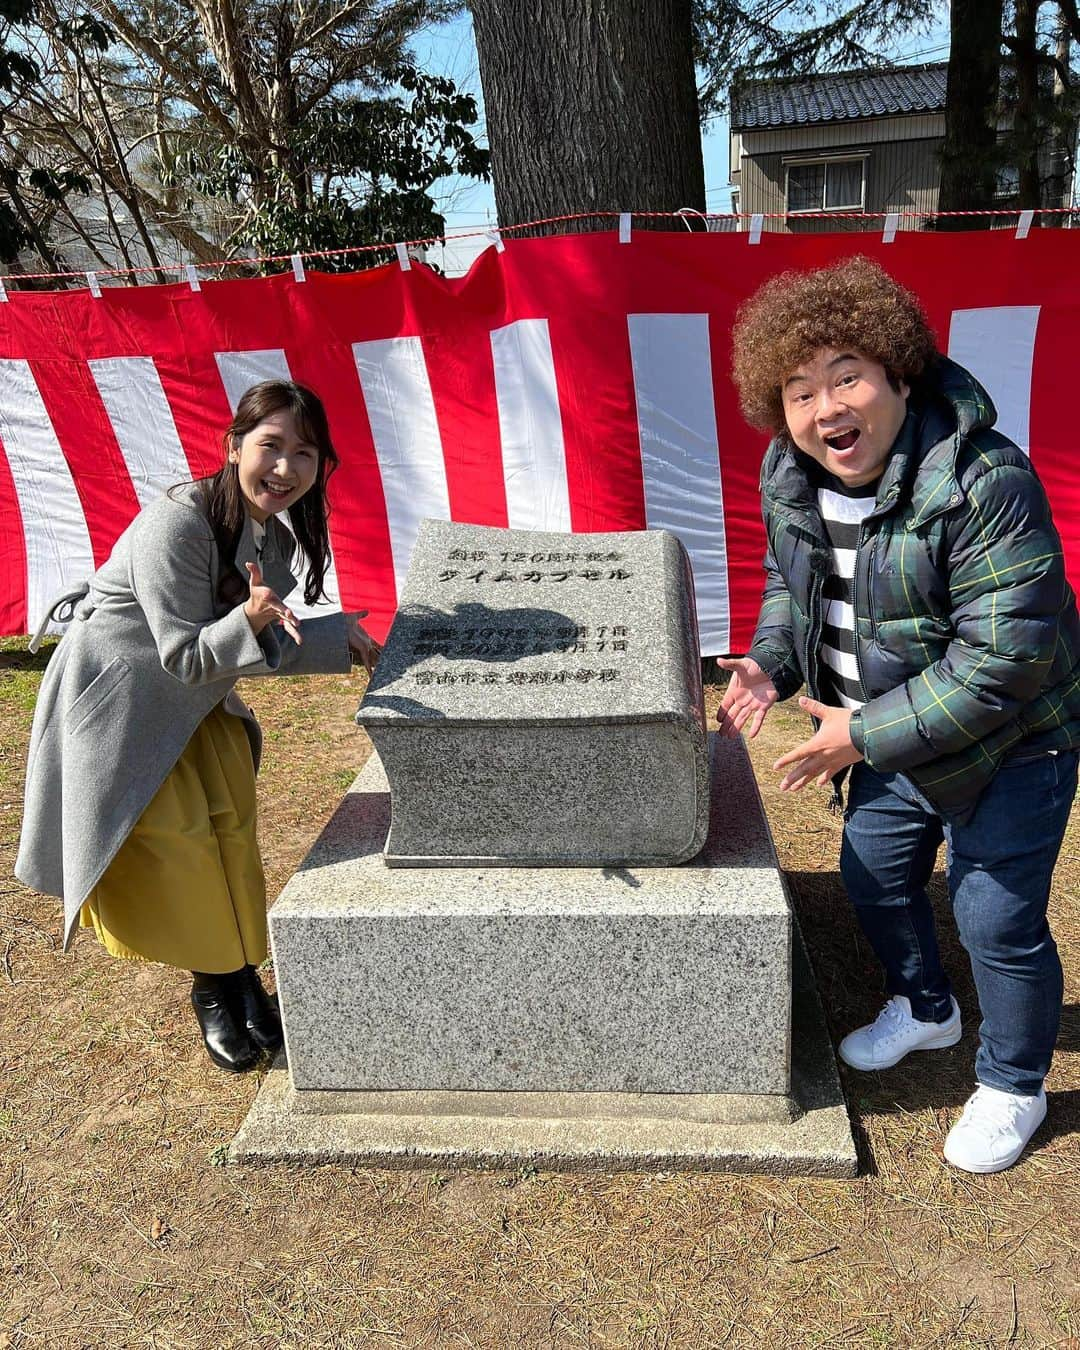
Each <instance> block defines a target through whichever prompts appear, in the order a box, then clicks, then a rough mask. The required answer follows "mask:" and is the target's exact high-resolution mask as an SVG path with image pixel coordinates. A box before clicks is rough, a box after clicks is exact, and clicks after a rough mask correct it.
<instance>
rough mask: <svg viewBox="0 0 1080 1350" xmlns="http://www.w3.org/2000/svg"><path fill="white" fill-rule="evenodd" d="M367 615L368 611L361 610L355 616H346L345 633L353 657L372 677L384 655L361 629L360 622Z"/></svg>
mask: <svg viewBox="0 0 1080 1350" xmlns="http://www.w3.org/2000/svg"><path fill="white" fill-rule="evenodd" d="M367 613H368V612H367V610H366V609H359V610H357V611H356V612H355V613H353V614H346V615H345V633H346V636H347V637H348V639H349V647H350V649H351V651H352V653H353V657H354V658H355V659H356V660H357V661H359V662H360V664H361V665H362V666H363V667H364V669H365V670H366V671H367V673H368V674H369V675H370V674H371V672H372V671H373V670H374V669H375V662H376V661H378V659H379V657H380V656H381V655H382V648H381V647H380V646H379V644H378V643H377V642H376V641H375V639H374V638H373V637H372V636H371V635H370V634H369V633H365V632H364V630H363V629H362V628H361V627H360V620H361V619H366V618H367Z"/></svg>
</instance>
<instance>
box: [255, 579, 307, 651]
mask: <svg viewBox="0 0 1080 1350" xmlns="http://www.w3.org/2000/svg"><path fill="white" fill-rule="evenodd" d="M244 566H245V567H246V568H247V570H248V576H249V578H250V586H251V594H250V595H249V596H248V598H247V599H246V600H245V601H244V613H245V614H246V615H247V617H248V623H249V624H251V631H252V632H253V633H254V634H255V636H256V637H258V635H259V634H260V633H261V632H262V630H263V629H264V628H267V627H269V625H270V624H272V623H273V622H274V621H275V620H277V619H280V620H281V626H282V628H284V629H285V631H286V633H288V635H289V636H290V637H291V638H292V640H293V641H294V642H295V643H296V644H297V646H299V645H300V643H302V642H303V640H304V639H303V638H302V637H301V636H300V620H299V619H298V618H297V617H296V615H295V614H294V613H293V612H292V610H291V609H290V608H289V606H288V605H287V604H286V603H285V601H284V600H282V598H281V596H279V595H278V594H277V593H276V592H275V591H272V590H271V589H270V587H269V586H264V585H263V578H262V568H261V567H260V566H259V564H258V563H245V564H244Z"/></svg>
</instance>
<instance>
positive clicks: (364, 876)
mask: <svg viewBox="0 0 1080 1350" xmlns="http://www.w3.org/2000/svg"><path fill="white" fill-rule="evenodd" d="M711 742H712V744H711V754H712V757H713V767H712V774H711V777H712V782H713V794H712V810H711V814H710V824H709V832H708V838H707V841H706V845H705V847H704V849H703V850H702V852H701V853H700V854H699V855H698V857H696V858H695V859H694V860H693V861H691V862H687V863H683V864H682V865H680V866H677V867H629V868H609V867H605V868H598V867H578V868H572V867H494V868H491V867H489V868H469V867H454V868H441V867H440V868H420V869H413V868H392V867H387V866H386V863H385V861H384V859H383V854H382V848H383V844H384V842H385V840H386V835H387V829H388V827H389V823H390V810H391V803H390V796H389V793H388V792H387V790H386V780H385V777H383V776H381V774H380V767H381V766H380V765H379V763H378V761H377V760H375V758H374V756H373V757H372V759H371V760H370V761H369V763H368V764H367V765H366V766H365V768H364V770H363V772H362V773H361V775H360V777H359V778H358V780H357V782H356V783H355V784H354V786H353V788H352V789H350V791H349V792H348V793H347V794H346V795H345V798H344V800H343V801H342V803H341V805H340V806H339V808H338V810H337V811H336V812H335V813H334V816H333V817H332V819H331V820H330V821H329V823H328V824H327V826H326V828H325V829H324V830H323V832H322V834H321V836H320V838H319V839H318V841H317V842H316V843H315V845H314V846H313V848H312V850H311V852H310V853H309V854H308V856H307V857H306V858H305V859H304V861H303V863H302V864H301V866H300V868H299V869H298V870H297V872H296V873H295V874H294V875H293V876H292V877H291V878H290V880H289V882H288V883H287V884H286V886H285V888H284V890H283V891H282V893H281V895H280V897H279V898H278V900H277V902H276V903H275V904H274V906H273V908H272V909H271V911H270V939H271V944H272V947H273V952H274V963H275V967H276V970H277V983H278V992H279V994H280V996H281V1008H282V1015H283V1019H284V1025H285V1044H286V1047H287V1050H288V1056H289V1065H290V1069H291V1072H292V1081H293V1085H294V1087H296V1088H297V1089H298V1090H300V1091H314V1090H322V1091H327V1090H329V1091H350V1090H351V1091H364V1092H380V1091H394V1090H402V1089H405V1090H409V1091H418V1092H427V1091H430V1090H438V1091H441V1092H541V1093H548V1092H559V1093H577V1092H610V1093H693V1094H702V1093H704V1094H713V1093H716V1092H720V1091H723V1092H734V1093H744V1094H745V1093H751V1094H769V1093H771V1094H778V1095H779V1094H784V1093H786V1092H787V1091H788V1088H789V1082H790V1079H789V1050H788V1043H789V1031H790V988H791V974H790V972H791V958H790V948H791V927H792V920H791V910H790V906H789V904H788V900H787V895H786V892H785V890H784V886H783V879H782V877H781V874H780V871H779V868H778V866H777V861H776V854H775V851H774V849H773V845H772V840H771V837H770V835H769V828H768V824H767V821H766V818H765V813H764V810H763V808H762V805H761V800H760V797H759V795H758V790H757V784H756V782H755V780H754V775H753V770H752V768H751V765H750V762H749V759H748V757H747V754H746V750H745V749H744V747H743V745H742V744H741V743H740V742H738V741H731V740H724V739H722V738H721V737H719V736H713V737H712V738H711ZM395 809H396V807H395ZM582 828H585V823H584V822H583V825H582Z"/></svg>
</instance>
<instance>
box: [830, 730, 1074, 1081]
mask: <svg viewBox="0 0 1080 1350" xmlns="http://www.w3.org/2000/svg"><path fill="white" fill-rule="evenodd" d="M1077 759H1078V753H1077V751H1075V750H1067V751H1060V752H1059V753H1057V754H1049V755H1041V756H1039V757H1037V758H1032V759H1017V760H1013V761H1007V762H1006V763H1005V764H1004V765H1003V766H1002V767H1001V768H1000V769H999V770H998V772H997V773H996V774H995V776H994V778H993V779H992V781H991V782H990V784H989V786H988V787H987V788H986V790H985V791H984V792H983V795H982V796H981V797H980V798H979V803H978V806H977V807H976V810H975V814H974V815H973V816H972V818H971V820H969V821H968V823H967V824H966V825H949V824H947V823H945V822H943V821H942V820H941V818H940V817H939V816H938V815H937V814H936V812H935V811H934V809H933V807H932V806H931V805H930V803H929V802H928V801H927V800H926V798H925V797H924V796H923V795H922V794H921V793H920V792H919V791H918V789H917V788H916V787H915V786H914V784H913V783H912V782H911V781H910V780H909V779H908V778H905V777H904V775H903V774H899V773H894V774H880V773H877V772H875V770H873V769H871V768H870V766H869V765H868V764H865V763H859V764H856V765H855V766H854V768H853V769H852V772H851V780H850V787H849V791H848V806H847V811H846V812H845V813H844V821H845V824H844V842H843V845H842V847H841V850H840V872H841V875H842V876H843V879H844V885H845V886H846V887H847V891H848V895H849V896H850V897H851V901H852V903H853V904H854V906H855V913H856V915H857V916H858V920H859V924H860V926H861V928H862V930H863V932H864V933H865V935H866V937H867V940H868V941H869V943H870V945H871V946H872V947H873V949H874V951H875V952H876V953H877V956H878V959H879V960H880V961H881V964H882V965H883V966H884V967H885V977H886V989H887V992H888V993H889V994H890V995H893V994H903V995H904V996H905V997H906V998H908V999H910V1001H911V1012H912V1016H914V1017H916V1018H918V1019H919V1020H920V1021H924V1022H944V1021H945V1020H946V1019H947V1018H948V1017H949V1014H950V1011H951V1006H952V1005H951V1002H950V999H951V992H950V986H949V980H948V977H947V976H946V974H945V972H944V970H943V969H942V966H941V959H940V956H939V954H938V945H937V937H936V935H935V932H934V916H933V912H932V910H931V907H930V901H929V899H928V898H927V894H926V885H927V882H928V881H929V880H930V877H931V874H932V873H933V870H934V859H935V857H936V855H937V850H938V845H939V844H940V843H941V841H942V839H943V838H944V840H945V843H946V870H947V876H948V883H949V898H950V900H951V901H952V907H953V914H954V916H955V918H956V926H957V930H958V932H959V934H960V941H961V942H962V943H963V945H964V948H965V949H966V951H967V953H968V955H969V956H970V957H971V968H972V973H973V974H974V977H975V988H976V991H977V992H978V996H979V1009H980V1011H981V1013H982V1018H983V1020H982V1025H981V1026H980V1028H979V1050H978V1054H977V1055H976V1058H975V1077H976V1078H977V1079H978V1081H979V1082H980V1083H982V1084H984V1085H985V1086H987V1087H994V1088H1000V1089H1002V1090H1003V1091H1005V1092H1013V1093H1021V1094H1029V1093H1036V1092H1038V1091H1039V1089H1040V1088H1041V1087H1042V1082H1043V1079H1044V1078H1045V1077H1046V1074H1047V1071H1048V1070H1049V1068H1050V1059H1051V1056H1052V1055H1053V1052H1054V1042H1055V1041H1056V1040H1057V1033H1058V1023H1059V1021H1060V1018H1061V1000H1062V994H1063V981H1062V974H1061V961H1060V960H1059V958H1058V952H1057V947H1056V945H1055V944H1054V939H1053V937H1052V936H1051V934H1050V928H1049V925H1048V923H1047V921H1046V906H1047V901H1048V899H1049V894H1050V878H1051V875H1052V873H1053V870H1054V864H1055V863H1056V861H1057V856H1058V852H1059V851H1060V849H1061V840H1062V836H1063V835H1064V833H1065V827H1066V825H1067V823H1068V819H1069V811H1070V809H1071V807H1072V803H1073V798H1074V797H1075V795H1076V783H1077Z"/></svg>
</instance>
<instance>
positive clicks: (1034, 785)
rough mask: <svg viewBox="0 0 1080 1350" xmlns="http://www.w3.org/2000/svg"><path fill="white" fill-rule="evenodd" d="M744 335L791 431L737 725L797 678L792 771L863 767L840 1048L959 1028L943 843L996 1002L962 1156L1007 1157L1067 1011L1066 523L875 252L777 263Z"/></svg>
mask: <svg viewBox="0 0 1080 1350" xmlns="http://www.w3.org/2000/svg"><path fill="white" fill-rule="evenodd" d="M734 344H735V358H734V374H735V380H736V383H737V385H738V387H739V393H740V397H741V400H742V405H743V411H744V413H745V415H746V417H747V419H748V421H750V422H751V423H753V424H755V425H758V426H767V427H770V428H771V429H772V430H773V432H774V433H775V435H774V438H773V440H772V443H771V444H770V446H769V449H768V452H767V454H766V456H765V462H764V465H763V467H762V474H761V494H762V510H763V514H764V518H765V525H766V530H767V533H768V538H769V549H768V554H767V556H766V560H765V569H766V587H765V597H764V601H763V604H762V609H761V614H760V617H759V620H758V626H757V631H756V633H755V635H754V640H753V644H752V646H751V648H750V651H749V653H748V655H747V656H746V657H745V658H743V659H741V660H728V661H723V662H721V664H722V665H723V666H724V667H725V668H726V669H728V670H729V671H730V672H731V680H730V683H729V685H728V688H727V690H726V692H725V694H724V697H723V701H722V704H721V711H720V726H721V730H722V731H723V732H724V733H725V734H727V735H730V736H734V735H737V734H738V733H739V732H740V730H743V729H745V730H746V732H747V734H748V735H750V736H754V735H756V734H757V732H758V730H759V728H760V727H761V724H762V721H763V719H764V717H765V716H766V715H767V713H768V711H769V709H770V707H771V706H772V705H773V703H775V702H776V701H777V700H778V699H781V698H788V697H790V696H791V695H792V694H794V693H795V692H796V690H797V689H798V688H799V687H800V686H801V685H802V684H803V683H805V684H806V688H807V693H808V697H804V698H801V699H800V700H799V701H800V704H801V706H802V707H804V708H805V709H806V710H807V711H808V712H809V713H810V714H811V716H812V717H813V718H814V720H815V723H816V728H817V729H816V731H815V734H814V735H813V736H811V738H810V739H809V740H807V741H805V742H804V743H803V744H802V745H799V746H797V747H796V748H795V749H794V750H792V751H790V752H789V753H788V754H785V755H783V756H782V757H781V758H780V759H779V760H778V761H777V764H776V767H777V768H780V769H783V770H785V776H784V778H783V780H782V783H781V787H782V788H783V789H785V790H787V791H797V790H799V789H800V788H803V787H805V786H806V785H807V784H808V783H818V784H820V785H822V786H824V785H826V784H828V783H829V782H830V780H831V781H833V782H834V783H835V784H837V785H839V782H840V780H841V778H842V776H843V775H844V774H845V773H846V772H847V771H848V770H849V769H850V778H849V783H848V804H847V810H846V812H845V825H844V838H843V845H842V849H841V858H840V866H841V873H842V876H843V878H844V884H845V886H846V888H847V890H848V893H849V895H850V897H851V899H852V902H853V903H854V905H855V912H856V914H857V916H858V919H859V923H860V925H861V927H862V929H863V932H864V933H865V935H866V937H867V939H868V940H869V942H870V944H871V945H872V947H873V948H874V951H875V952H876V954H877V956H878V958H879V960H880V961H881V963H882V965H883V967H884V970H885V977H886V990H887V993H888V995H889V999H888V1002H887V1003H886V1004H885V1007H884V1008H883V1010H882V1012H881V1013H880V1015H879V1016H878V1018H877V1019H876V1020H875V1021H874V1022H873V1023H871V1024H870V1025H868V1026H865V1027H860V1028H859V1029H858V1030H857V1031H853V1032H852V1033H851V1034H850V1035H848V1036H846V1037H845V1038H844V1039H843V1041H842V1042H841V1044H840V1056H841V1058H842V1059H844V1060H845V1061H846V1062H847V1063H848V1064H850V1065H852V1066H853V1067H855V1068H857V1069H864V1070H871V1069H884V1068H888V1067H890V1066H891V1065H893V1064H897V1063H899V1061H900V1060H901V1059H903V1058H904V1057H905V1055H907V1054H908V1053H910V1052H912V1051H916V1050H933V1049H937V1048H939V1047H943V1046H949V1045H954V1044H955V1043H956V1042H957V1041H958V1040H959V1039H960V1032H961V1027H960V1010H959V1008H958V1007H957V1005H956V1001H955V1000H954V999H953V997H952V994H951V991H950V985H949V981H948V978H947V976H946V975H945V972H944V970H943V969H942V966H941V962H940V959H939V956H938V948H937V942H936V939H935V934H934V922H933V915H932V911H931V907H930V902H929V900H928V898H927V894H926V884H927V882H928V880H929V878H930V876H931V874H932V871H933V866H934V859H935V856H936V853H937V849H938V845H939V844H940V842H941V841H942V838H943V837H944V839H945V841H946V844H947V858H948V882H949V894H950V898H951V900H952V905H953V910H954V914H955V917H956V922H957V927H958V930H959V934H960V939H961V942H962V943H963V944H964V947H965V948H966V950H967V952H968V954H969V956H970V957H971V963H972V970H973V973H974V977H975V986H976V989H977V991H978V997H979V1007H980V1010H981V1013H982V1018H983V1020H982V1025H981V1027H980V1037H979V1049H978V1053H977V1056H976V1061H975V1076H976V1080H977V1086H976V1090H975V1092H974V1094H973V1095H972V1096H971V1098H970V1099H969V1100H968V1102H967V1105H966V1106H965V1108H964V1111H963V1113H962V1115H961V1117H960V1119H959V1120H958V1121H957V1123H956V1124H954V1125H953V1127H952V1129H951V1130H950V1132H949V1135H948V1138H947V1140H946V1143H945V1157H946V1158H947V1159H948V1160H949V1162H951V1163H953V1164H954V1165H955V1166H957V1167H961V1168H964V1169H966V1170H967V1171H971V1172H996V1171H1000V1170H1002V1169H1003V1168H1006V1167H1010V1166H1012V1164H1013V1163H1014V1162H1016V1160H1017V1159H1018V1158H1019V1157H1020V1154H1021V1153H1022V1152H1023V1149H1024V1147H1025V1145H1026V1144H1027V1142H1028V1140H1029V1139H1030V1138H1031V1136H1032V1134H1033V1133H1034V1131H1035V1130H1036V1129H1037V1128H1038V1126H1039V1125H1040V1124H1041V1122H1042V1120H1043V1118H1044V1117H1045V1115H1046V1095H1045V1092H1044V1089H1043V1079H1044V1078H1045V1076H1046V1073H1047V1071H1048V1069H1049V1067H1050V1060H1051V1056H1052V1054H1053V1049H1054V1042H1055V1040H1056V1037H1057V1030H1058V1022H1059V1019H1060V1011H1061V998H1062V974H1061V963H1060V961H1059V959H1058V955H1057V948H1056V946H1055V944H1054V940H1053V937H1052V936H1051V934H1050V929H1049V927H1048V924H1047V917H1046V910H1047V900H1048V896H1049V889H1050V879H1051V874H1052V872H1053V868H1054V864H1055V862H1056V860H1057V855H1058V851H1059V849H1060V847H1061V840H1062V836H1063V834H1064V831H1065V827H1066V824H1067V822H1068V817H1069V811H1070V808H1071V805H1072V802H1073V799H1074V796H1075V794H1076V783H1077V758H1078V755H1077V747H1078V746H1080V618H1078V616H1077V608H1076V602H1075V598H1074V596H1073V593H1072V591H1071V589H1070V587H1069V585H1068V583H1067V582H1066V580H1065V573H1064V562H1063V557H1062V549H1061V541H1060V539H1059V537H1058V534H1057V532H1056V530H1055V529H1054V525H1053V522H1052V520H1051V517H1050V510H1049V506H1048V504H1047V501H1046V497H1045V494H1044V492H1043V489H1042V487H1041V485H1040V483H1039V480H1038V478H1037V477H1036V475H1035V473H1034V471H1033V469H1032V467H1031V465H1030V463H1029V462H1028V459H1027V457H1026V456H1025V455H1024V454H1023V452H1022V451H1020V450H1019V449H1018V448H1017V447H1016V446H1015V445H1013V444H1012V443H1011V442H1010V441H1008V440H1007V439H1006V438H1005V437H1004V436H1002V435H1000V434H999V433H997V432H995V431H993V430H992V429H991V428H992V426H993V422H994V418H995V413H994V409H993V405H992V404H991V402H990V399H989V397H988V396H987V394H986V392H985V391H984V390H983V389H982V388H981V386H980V385H979V384H978V382H977V381H976V380H975V379H973V378H972V376H971V375H969V374H968V373H967V372H966V371H965V370H962V369H961V368H960V367H959V366H957V365H955V364H954V363H953V362H951V361H949V360H947V359H946V358H945V357H943V356H942V355H941V354H940V353H939V352H938V351H937V348H936V345H935V342H934V338H933V335H932V333H931V332H930V329H929V326H928V325H927V322H926V319H925V316H924V315H923V313H922V311H921V309H920V307H919V304H918V302H917V300H916V299H915V297H914V296H913V295H911V294H910V293H909V292H907V291H905V290H904V289H903V288H902V287H900V286H899V285H898V284H897V283H896V282H895V281H893V280H892V278H891V277H889V276H888V275H887V274H886V273H885V272H884V271H882V269H881V268H879V267H877V266H876V265H875V264H873V263H871V262H869V261H868V260H867V259H864V258H855V259H851V260H849V261H846V262H842V263H840V264H837V265H836V266H834V267H830V268H825V269H821V270H818V271H813V272H806V273H787V274H785V275H783V276H780V277H776V278H774V279H773V280H772V281H770V282H768V283H767V284H766V285H765V286H763V287H762V288H761V290H759V291H758V292H757V293H756V295H754V296H753V297H752V298H751V299H750V300H749V301H748V302H747V304H746V305H745V306H744V307H743V309H742V310H741V311H740V314H739V317H738V320H737V322H736V325H735V333H734Z"/></svg>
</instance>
